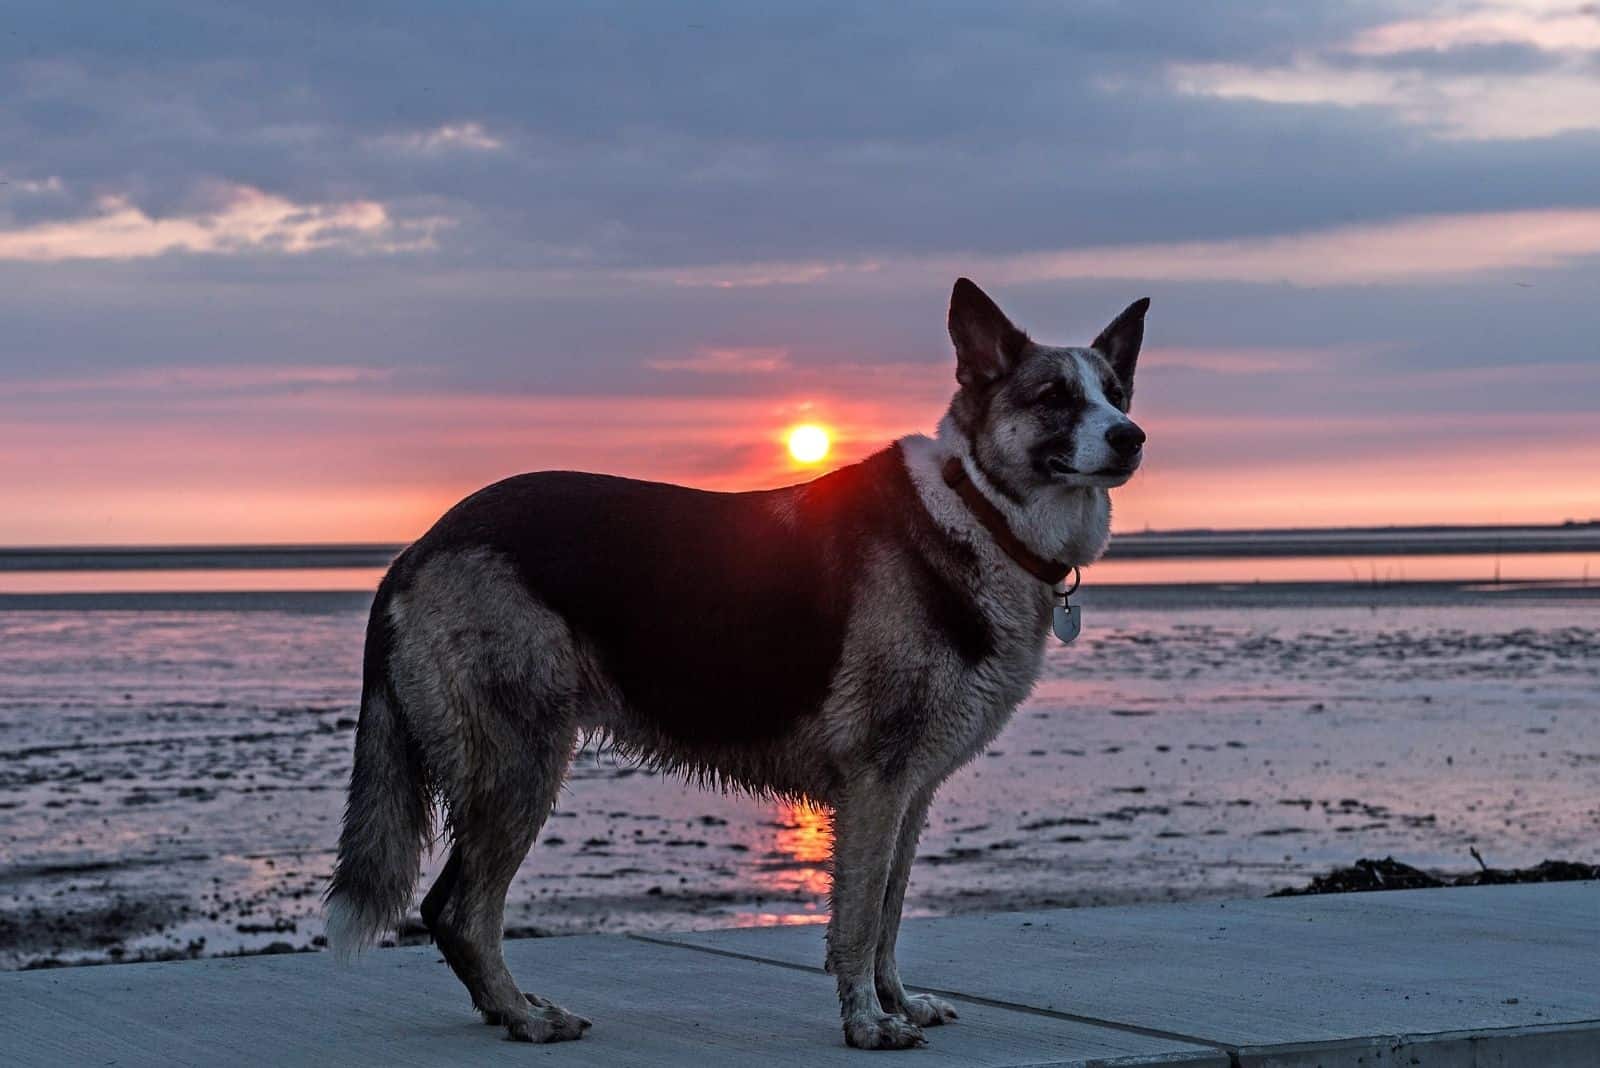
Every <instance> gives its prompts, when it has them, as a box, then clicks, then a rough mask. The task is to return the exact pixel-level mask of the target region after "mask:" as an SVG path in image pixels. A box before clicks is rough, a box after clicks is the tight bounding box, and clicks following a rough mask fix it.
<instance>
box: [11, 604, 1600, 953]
mask: <svg viewBox="0 0 1600 1068" xmlns="http://www.w3.org/2000/svg"><path fill="white" fill-rule="evenodd" d="M1113 600H1114V599H1113ZM1172 600H1173V599H1172V598H1168V599H1167V601H1168V602H1171V601H1172ZM1177 600H1178V601H1179V602H1180V603H1182V602H1184V598H1182V597H1178V598H1177ZM1269 600H1270V598H1269ZM1491 602H1492V603H1491ZM1127 603H1129V604H1136V603H1139V602H1138V601H1137V599H1133V600H1130V601H1128V602H1127ZM263 604H270V605H272V606H273V607H270V608H260V609H239V608H213V609H212V610H205V611H200V610H186V609H185V608H183V607H182V604H181V599H180V603H179V604H178V606H177V607H172V608H170V609H169V610H126V609H114V610H106V609H86V610H76V609H62V610H48V611H0V757H3V761H0V966H10V967H16V966H20V965H23V964H26V963H28V962H31V961H37V960H39V959H44V958H52V957H53V958H59V959H132V958H135V957H139V956H145V955H153V954H169V953H170V954H177V955H187V954H191V953H217V952H227V951H233V950H238V949H245V948H261V947H264V946H267V945H270V944H273V943H283V944H285V945H287V946H293V947H299V946H304V945H308V944H311V943H312V942H313V939H315V938H316V936H318V935H320V933H321V921H320V918H319V917H318V908H319V901H318V899H319V895H320V892H321V889H322V886H323V884H324V881H325V880H326V877H327V874H328V871H329V868H330V866H331V863H332V853H331V850H332V846H333V844H334V842H335V840H336V837H337V832H338V817H339V813H340V808H341V806H342V804H343V788H344V782H345V779H346V777H347V775H348V771H349V760H350V747H351V742H352V738H353V730H354V726H355V716H356V708H355V700H356V696H357V689H358V685H359V669H360V656H361V641H362V630H363V626H364V611H362V610H361V609H360V608H358V607H356V606H354V605H352V604H350V603H349V602H330V601H328V600H326V599H316V598H309V597H308V598H305V599H304V600H303V601H301V600H297V599H296V597H295V595H292V594H286V595H283V596H281V597H278V598H276V599H274V600H272V601H270V602H263ZM1597 713H1600V613H1597V612H1596V602H1595V601H1594V600H1593V599H1588V600H1572V601H1563V600H1560V599H1548V600H1544V601H1537V600H1532V601H1516V600H1512V601H1504V602H1499V601H1492V599H1490V598H1485V601H1484V603H1482V604H1481V605H1480V604H1477V603H1472V604H1470V605H1467V606H1465V607H1464V606H1463V605H1461V604H1456V605H1452V606H1436V607H1417V606H1406V605H1393V606H1385V605H1374V606H1332V605H1330V604H1328V603H1323V604H1320V605H1319V604H1318V603H1317V598H1316V597H1315V596H1314V595H1306V596H1305V597H1302V598H1298V599H1296V598H1287V599H1284V600H1283V602H1282V603H1281V604H1276V605H1269V606H1267V607H1261V606H1253V607H1231V608H1230V607H1204V606H1199V605H1193V604H1189V606H1188V607H1182V608H1174V607H1172V605H1171V603H1165V604H1162V605H1161V606H1160V607H1121V608H1118V607H1105V606H1099V607H1096V606H1095V605H1093V604H1092V603H1091V608H1090V610H1089V613H1088V619H1087V621H1086V629H1085V637H1084V639H1083V640H1081V641H1080V642H1079V643H1078V644H1076V645H1074V646H1072V647H1056V648H1053V649H1052V650H1051V652H1050V654H1049V658H1048V662H1047V669H1046V672H1045V676H1044V678H1043V679H1042V680H1041V681H1040V683H1039V686H1038V687H1037V689H1036V691H1035V693H1034V696H1033V697H1032V698H1031V699H1030V700H1029V701H1028V702H1027V703H1026V704H1025V705H1024V706H1023V707H1022V708H1021V709H1020V710H1019V712H1018V714H1017V716H1016V718H1015V720H1014V721H1013V722H1012V724H1011V726H1010V727H1009V728H1008V729H1007V730H1006V732H1005V733H1003V734H1002V735H1001V737H1000V739H999V740H998V741H997V742H996V744H995V746H994V747H993V748H992V749H991V750H990V751H989V752H987V753H985V754H984V755H982V756H981V757H979V758H978V759H977V760H976V761H975V762H974V763H973V764H972V765H971V766H969V767H968V768H966V769H965V770H963V771H962V772H961V773H959V774H958V775H957V776H956V777H955V778H954V779H953V780H952V781H951V782H950V783H949V784H948V785H947V786H946V788H945V789H944V791H943V792H942V793H941V795H940V798H939V800H938V801H937V802H936V804H935V807H934V810H933V813H932V816H931V819H930V822H929V827H928V830H927V832H926V834H925V836H924V839H923V846H922V851H921V854H920V857H919V860H918V863H917V866H916V869H915V872H914V875H913V881H912V890H911V895H910V899H909V902H910V909H911V911H913V912H917V913H924V914H926V913H942V912H950V911H960V910H967V909H976V908H985V909H992V908H1009V907H1028V906H1043V905H1050V904H1083V903H1091V902H1109V901H1130V900H1150V899H1155V900H1164V899H1170V898H1190V897H1198V896H1208V895H1222V894H1258V893H1263V892H1266V891H1269V890H1271V889H1275V888H1277V887H1280V886H1285V885H1294V884H1300V883H1303V882H1305V881H1306V880H1307V879H1309V877H1310V876H1311V875H1313V874H1317V873H1319V872H1321V871H1323V870H1325V869H1326V868H1328V867H1329V866H1332V865H1336V864H1347V863H1349V862H1351V861H1353V860H1355V859H1356V858H1357V857H1360V856H1382V855H1386V854H1393V855H1395V856H1396V857H1398V858H1400V859H1402V860H1405V861H1407V862H1409V863H1412V864H1417V865H1420V866H1424V867H1438V868H1447V869H1453V870H1465V869H1468V868H1470V867H1472V866H1473V861H1472V860H1471V858H1470V856H1469V854H1468V848H1469V846H1476V848H1477V849H1478V850H1479V851H1480V852H1481V853H1482V854H1483V855H1484V856H1485V858H1486V859H1487V860H1488V861H1489V862H1490V863H1491V864H1494V865H1497V866H1513V865H1523V864H1530V863H1536V862H1537V861H1539V860H1542V859H1544V858H1545V857H1547V856H1551V857H1554V856H1564V857H1571V858H1573V859H1582V860H1590V861H1592V860H1594V859H1595V852H1596V850H1595V844H1596V840H1597V837H1596V832H1597V831H1600V716H1597ZM827 846H828V837H827V821H826V818H825V816H824V815H823V814H822V813H820V812H817V811H814V810H811V809H807V808H804V807H799V806H794V805H787V804H779V803H774V802H769V801H759V800H755V799H751V798H745V797H727V796H722V795H717V794H709V793H705V792H702V791H699V790H696V789H692V788H690V787H687V786H685V785H683V784H681V783H679V782H676V781H674V780H670V779H661V778H658V777H655V776H652V775H649V774H646V773H643V772H639V771H635V770H634V769H632V768H630V767H628V766H625V765H623V764H620V763H619V762H618V761H617V760H616V759H615V758H613V757H612V756H611V755H610V754H609V753H607V752H604V751H595V750H593V749H589V750H585V751H584V752H583V753H582V754H580V756H579V759H578V761H577V764H576V766H575V768H574V773H573V776H572V781H571V783H570V785H569V788H568V790H567V791H566V793H565V794H564V796H563V798H562V801H561V804H560V806H559V808H558V810H557V812H556V814H555V816H554V817H553V818H552V819H551V821H550V823H549V824H548V826H547V828H546V830H545V832H544V834H543V835H542V837H541V840H540V842H539V843H538V844H536V845H535V846H534V849H533V852H532V855H531V857H530V859H529V861H528V862H527V863H526V864H525V865H524V866H523V870H522V872H521V874H520V875H519V877H518V879H517V882H516V883H515V885H514V886H513V888H512V892H511V900H510V907H509V908H508V923H509V924H511V925H513V926H516V927H537V928H540V929H543V930H549V931H560V932H567V931H580V930H605V931H625V930H648V929H661V928H667V927H677V928H683V927H705V926H722V925H732V924H763V923H794V922H815V921H818V920H821V919H823V918H824V916H825V911H826V892H827V874H826V868H825V860H826V856H827ZM441 859H442V858H438V857H436V858H434V859H433V860H432V861H431V862H430V865H429V867H430V872H431V870H432V869H433V867H435V866H436V865H437V864H438V863H439V862H440V860H441Z"/></svg>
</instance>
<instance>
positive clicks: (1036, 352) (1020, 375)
mask: <svg viewBox="0 0 1600 1068" xmlns="http://www.w3.org/2000/svg"><path fill="white" fill-rule="evenodd" d="M1149 306H1150V301H1149V299H1148V298H1145V299H1142V300H1136V301H1134V302H1133V303H1132V304H1130V305H1129V306H1128V309H1127V310H1126V311H1124V312H1123V313H1122V314H1121V315H1119V316H1117V317H1116V318H1115V319H1114V320H1112V322H1111V325H1110V326H1108V327H1106V328H1105V329H1104V330H1102V331H1101V332H1100V336H1099V337H1097V338H1095V339H1094V342H1093V343H1092V344H1091V345H1090V346H1089V347H1088V348H1057V347H1055V346H1051V345H1041V344H1039V343H1038V342H1036V341H1033V340H1032V339H1031V338H1029V337H1028V335H1027V334H1025V333H1023V331H1021V330H1020V329H1018V328H1017V327H1016V326H1014V325H1012V322H1011V320H1010V319H1008V318H1006V316H1005V313H1004V312H1002V311H1001V310H1000V308H999V307H998V306H997V305H996V304H995V302H994V301H992V300H990V299H989V297H988V295H987V294H985V293H984V291H983V290H981V289H979V288H978V287H977V286H976V285H974V284H973V283H972V282H970V281H969V280H967V279H965V278H960V279H957V280H956V285H955V289H954V291H953V292H951V294H950V339H951V340H952V341H954V342H955V346H956V381H958V382H960V383H961V389H960V390H959V391H958V392H957V393H956V396H955V399H954V400H953V401H952V402H951V404H950V419H951V421H952V422H954V424H955V426H956V428H957V429H958V430H960V431H961V433H962V434H963V435H965V437H966V439H967V441H968V442H969V444H970V447H971V452H972V458H973V461H974V462H975V463H976V465H977V467H978V469H979V471H980V472H982V473H983V475H984V476H985V477H986V478H987V479H988V481H989V482H990V483H991V484H993V485H994V487H995V488H996V489H997V490H999V491H1000V492H1001V493H1004V494H1006V495H1007V496H1008V497H1012V498H1013V499H1015V500H1022V499H1024V498H1026V497H1027V496H1028V495H1030V494H1031V493H1033V492H1035V491H1037V490H1039V489H1041V488H1044V487H1047V486H1093V487H1099V488H1102V489H1104V488H1109V487H1112V486H1120V485H1122V484H1123V483H1124V482H1126V481H1128V479H1129V478H1131V477H1133V473H1134V471H1136V470H1137V469H1138V467H1139V462H1140V460H1141V458H1142V457H1143V455H1144V440H1145V435H1144V431H1143V430H1141V429H1139V426H1138V424H1136V423H1135V422H1134V421H1133V420H1132V419H1129V418H1128V406H1129V404H1130V403H1131V402H1132V400H1133V369H1134V364H1135V363H1136V362H1137V361H1138V359H1139V346H1140V344H1141V343H1142V342H1143V341H1144V313H1145V310H1146V309H1147V308H1148V307H1149Z"/></svg>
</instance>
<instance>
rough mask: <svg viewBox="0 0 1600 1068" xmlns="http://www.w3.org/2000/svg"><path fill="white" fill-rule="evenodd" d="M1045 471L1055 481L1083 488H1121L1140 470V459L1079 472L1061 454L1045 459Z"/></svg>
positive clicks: (1136, 458) (1135, 458)
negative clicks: (1072, 483) (1071, 483)
mask: <svg viewBox="0 0 1600 1068" xmlns="http://www.w3.org/2000/svg"><path fill="white" fill-rule="evenodd" d="M1044 466H1045V470H1046V471H1048V472H1049V473H1050V475H1051V477H1052V478H1053V479H1055V480H1056V481H1060V482H1074V483H1077V484H1078V485H1083V486H1101V487H1111V486H1120V485H1122V484H1123V483H1124V482H1126V481H1128V479H1130V478H1132V477H1133V473H1134V472H1135V471H1137V470H1139V457H1137V456H1136V457H1134V458H1133V459H1132V460H1130V461H1129V462H1127V463H1125V464H1116V465H1113V466H1110V467H1102V468H1100V469H1099V470H1098V471H1079V470H1078V469H1077V468H1076V467H1073V466H1072V461H1071V460H1069V459H1067V458H1066V457H1065V456H1063V455H1060V454H1059V453H1058V454H1056V455H1052V456H1047V457H1045V460H1044Z"/></svg>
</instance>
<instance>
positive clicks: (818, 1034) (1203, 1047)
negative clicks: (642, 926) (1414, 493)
mask: <svg viewBox="0 0 1600 1068" xmlns="http://www.w3.org/2000/svg"><path fill="white" fill-rule="evenodd" d="M507 956H508V958H509V959H510V962H511V967H512V970H513V971H514V972H516V973H517V975H518V976H519V977H520V978H521V979H522V981H523V982H524V984H525V985H526V986H527V987H528V988H529V989H532V990H535V991H537V992H539V993H542V994H545V995H548V996H550V997H552V998H554V999H555V1000H557V1001H559V1002H561V1003H562V1004H564V1005H566V1006H567V1007H568V1008H571V1009H573V1010H574V1011H577V1012H581V1013H583V1014H585V1015H587V1016H590V1017H591V1018H593V1019H594V1021H595V1028H594V1030H593V1031H591V1032H590V1033H589V1035H588V1037H586V1038H585V1039H584V1040H583V1041H581V1042H577V1043H565V1044H561V1045H555V1046H526V1045H519V1044H514V1043H510V1042H504V1041H500V1035H501V1034H502V1032H501V1031H500V1030H499V1029H498V1028H489V1027H485V1026H483V1025H481V1024H479V1023H477V1022H476V1018H475V1017H474V1015H473V1014H472V1013H471V1012H470V1011H469V1010H468V1006H467V1001H466V996H465V993H464V991H463V990H462V989H461V987H460V986H459V985H458V984H457V983H456V980H455V979H454V977H453V976H451V975H450V973H449V971H448V969H447V968H446V967H445V966H444V965H443V964H442V963H440V961H439V957H438V954H437V953H436V952H434V950H433V949H432V947H423V948H416V949H397V950H384V951H378V952H374V953H371V954H368V955H367V956H365V957H364V958H362V959H360V960H359V961H358V962H357V963H356V964H354V965H352V966H348V967H340V966H338V965H336V964H335V963H334V962H333V961H332V960H331V959H330V958H329V957H327V956H326V955H321V954H317V955H310V954H304V955H296V956H282V957H251V958H243V959H231V960H206V961H194V962H185V963H176V964H134V965H120V966H108V967H94V968H72V969H64V970H58V971H42V972H25V973H16V974H8V975H3V976H0V1063H4V1064H6V1065H17V1066H20V1065H62V1064H72V1065H79V1064H97V1065H98V1064H117V1065H179V1064H192V1065H213V1064H340V1065H368V1064H372V1065H385V1066H394V1068H398V1066H401V1065H430V1064H460V1065H479V1064H484V1065H488V1064H504V1065H529V1064H539V1065H545V1064H559V1065H575V1066H576V1065H607V1066H611V1065H692V1066H694V1068H710V1066H713V1065H724V1064H727V1065H745V1064H759V1065H761V1066H762V1068H777V1066H783V1065H795V1066H801V1065H831V1064H846V1063H849V1064H855V1065H860V1064H862V1063H864V1062H865V1061H867V1060H871V1059H873V1058H889V1059H891V1060H893V1061H895V1062H896V1063H899V1062H900V1061H901V1060H905V1061H907V1062H911V1063H915V1064H918V1065H924V1066H928V1068H932V1066H934V1065H972V1066H979V1065H995V1066H998V1065H1063V1066H1064V1065H1167V1064H1173V1065H1177V1064H1182V1065H1206V1066H1211V1065H1216V1066H1222V1068H1226V1066H1228V1065H1230V1064H1234V1065H1260V1066H1268V1065H1271V1066H1285V1068H1288V1066H1293V1068H1299V1066H1307V1068H1309V1066H1312V1065H1319V1066H1324V1068H1337V1066H1342V1065H1351V1066H1355V1065H1360V1066H1363V1068H1371V1066H1375V1065H1376V1066H1386V1065H1425V1066H1434V1065H1474V1066H1480V1065H1507V1066H1511V1065H1538V1066H1561V1065H1582V1066H1590V1068H1592V1066H1596V1065H1600V885H1597V884H1595V883H1564V884H1547V885H1539V886H1507V887H1473V888H1464V889H1451V890H1415V891H1399V892H1393V893H1383V894H1349V895H1340V896H1331V897H1315V898H1288V899H1276V900H1270V901H1266V900H1252V901H1230V902H1226V903H1216V902H1212V903H1204V904H1186V905H1168V906H1148V907H1135V908H1108V909H1077V910H1066V911H1053V912H1040V913H1031V914H1025V913H1011V914H999V915H989V916H968V917H957V918H953V919H946V920H921V921H911V922H908V923H907V925H906V930H905V932H904V935H903V936H902V939H901V953H900V957H901V962H902V970H903V971H904V973H905V975H906V978H907V981H908V982H909V983H911V984H912V985H914V986H917V987H919V988H921V989H926V990H934V991H938V992H940V993H942V994H944V995H945V996H947V997H949V998H951V999H952V1000H954V1001H956V1003H957V1007H958V1008H959V1009H960V1012H961V1019H960V1021H959V1022H957V1023H956V1024H954V1025H953V1026H950V1027H943V1028H936V1029H930V1030H929V1032H928V1038H929V1045H928V1047H927V1048H926V1049H923V1050H919V1051H915V1052H911V1053H900V1054H892V1053H879V1054H867V1053H860V1052H857V1051H854V1050H848V1049H846V1048H845V1047H844V1045H843V1042H842V1038H841V1035H840V1030H839V1025H838V1022H837V1009H836V1008H835V1004H834V999H833V982H832V980H831V979H830V978H828V977H827V976H825V975H823V974H822V972H821V969H820V968H819V967H818V965H819V963H820V961H821V959H822V932H821V930H820V929H818V928H814V927H813V928H785V929H776V930H773V929H768V930H743V931H721V932H714V933H707V934H686V935H671V936H664V937H649V938H644V937H634V938H627V937H601V936H584V937H577V938H551V939H535V940H529V941H521V942H513V943H509V944H508V946H507Z"/></svg>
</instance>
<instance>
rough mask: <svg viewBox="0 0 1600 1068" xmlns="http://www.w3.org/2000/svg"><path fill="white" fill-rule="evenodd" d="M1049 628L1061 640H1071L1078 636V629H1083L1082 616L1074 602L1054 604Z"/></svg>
mask: <svg viewBox="0 0 1600 1068" xmlns="http://www.w3.org/2000/svg"><path fill="white" fill-rule="evenodd" d="M1050 629H1051V630H1052V631H1054V632H1055V635H1056V637H1057V638H1060V639H1061V640H1062V641H1063V642H1071V641H1072V640H1073V639H1074V638H1076V637H1077V636H1078V631H1080V630H1082V629H1083V616H1082V614H1081V613H1080V612H1079V609H1078V606H1077V605H1075V604H1058V605H1056V611H1055V618H1054V620H1053V621H1052V622H1051V624H1050Z"/></svg>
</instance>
